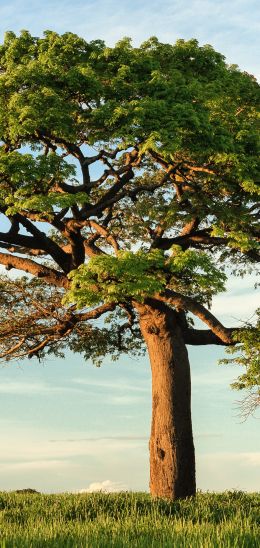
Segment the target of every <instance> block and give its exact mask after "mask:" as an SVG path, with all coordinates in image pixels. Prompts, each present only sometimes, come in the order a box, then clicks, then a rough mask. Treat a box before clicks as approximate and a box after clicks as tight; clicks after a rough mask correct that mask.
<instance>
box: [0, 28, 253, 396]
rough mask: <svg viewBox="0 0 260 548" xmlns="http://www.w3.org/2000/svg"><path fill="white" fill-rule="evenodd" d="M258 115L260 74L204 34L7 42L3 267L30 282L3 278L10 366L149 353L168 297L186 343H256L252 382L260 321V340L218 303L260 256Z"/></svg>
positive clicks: (0, 325) (2, 122)
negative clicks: (149, 307)
mask: <svg viewBox="0 0 260 548" xmlns="http://www.w3.org/2000/svg"><path fill="white" fill-rule="evenodd" d="M258 120H259V85H258V83H257V81H256V80H255V78H254V77H253V76H252V75H250V74H247V73H245V72H241V71H240V70H239V68H238V67H237V66H234V65H231V66H230V65H227V64H226V62H225V59H224V57H223V55H221V54H220V53H217V52H216V51H214V49H213V48H212V47H211V46H209V45H205V46H200V45H199V44H198V42H197V41H196V40H188V41H184V40H178V41H177V42H176V44H174V45H170V44H163V43H160V42H159V41H158V40H157V39H156V38H154V37H152V38H150V39H149V40H148V41H146V42H144V43H143V44H141V46H140V47H133V46H132V45H131V41H130V39H128V38H124V39H123V40H121V41H120V42H118V43H117V44H116V45H115V47H113V48H109V47H107V46H106V45H105V43H104V42H103V41H101V40H95V41H92V42H89V43H87V42H86V41H85V40H83V39H81V38H79V37H78V36H76V35H74V34H72V33H66V34H63V35H58V34H56V33H55V32H51V31H47V32H45V33H44V36H43V37H42V38H37V37H33V36H31V34H30V33H29V32H27V31H22V32H21V34H20V35H19V36H16V35H15V34H14V33H13V32H8V33H6V36H5V40H4V43H3V45H1V47H0V212H1V217H0V221H1V224H2V225H3V229H2V231H1V232H0V247H1V248H2V251H1V252H0V264H2V265H3V266H5V267H6V268H7V269H8V270H10V269H16V270H18V271H19V273H20V271H23V272H24V273H26V275H25V276H23V277H21V276H18V277H17V276H14V277H13V276H11V277H10V276H8V277H6V276H2V278H1V296H0V308H1V312H2V319H1V320H0V345H1V355H2V357H6V358H12V357H23V356H34V355H37V356H39V357H41V356H43V355H44V353H46V352H56V353H58V352H62V349H63V348H64V347H69V348H71V349H72V350H74V351H80V352H83V353H84V355H85V357H86V358H89V357H92V359H94V360H96V361H97V362H99V360H100V359H101V357H102V356H104V355H106V354H107V353H109V354H111V355H113V356H114V357H117V356H118V355H119V354H120V353H121V352H133V353H139V352H141V351H142V348H143V341H142V336H141V333H140V328H139V325H138V309H139V308H138V307H139V305H146V304H149V303H151V302H157V303H163V304H164V305H165V306H168V307H170V308H171V309H173V310H175V311H176V313H177V314H178V317H179V320H180V322H181V325H182V329H183V336H184V341H185V343H186V344H211V343H214V344H227V345H234V344H237V343H240V345H241V349H242V351H243V349H244V350H245V351H246V352H247V350H248V349H249V346H250V349H251V352H252V349H253V348H254V349H255V353H254V357H253V361H254V365H253V366H252V367H253V369H251V370H250V373H249V377H250V378H251V381H250V382H249V381H246V382H244V381H245V379H244V380H243V379H242V380H241V382H240V384H239V388H241V387H243V388H244V387H247V388H250V389H251V390H252V389H255V388H256V386H257V385H258V383H259V361H257V360H258V359H259V342H257V334H256V330H255V328H254V327H253V328H252V329H254V331H253V333H254V337H253V338H252V336H251V335H250V336H251V339H250V343H248V341H249V339H248V337H246V335H245V330H242V331H241V330H240V331H235V328H226V327H224V326H223V325H222V324H221V323H220V321H219V320H218V319H217V318H216V317H214V316H213V315H212V313H211V312H210V310H209V308H210V304H211V300H212V297H213V296H214V295H215V294H217V293H218V292H220V291H224V289H225V282H226V279H227V277H228V276H229V275H230V273H231V271H233V273H235V274H240V275H244V274H245V273H246V272H250V271H251V270H252V268H254V266H255V265H256V263H257V262H258V261H259V247H258V245H259V131H258V130H259V122H258ZM5 228H6V230H5V231H4V229H5ZM191 315H193V316H194V315H195V316H196V317H198V318H200V319H201V320H202V321H203V322H204V323H205V324H206V326H207V329H205V330H200V329H195V328H194V326H193V324H192V318H191ZM100 317H103V319H104V322H95V321H94V320H97V319H98V318H100ZM246 332H248V326H247V330H246ZM249 332H250V333H251V334H252V330H251V327H250V328H249ZM257 349H258V350H257ZM257 352H258V354H257ZM246 356H247V357H248V359H249V358H250V356H248V354H246ZM257 356H258V358H257ZM248 359H247V358H246V359H245V360H244V361H243V362H241V361H240V363H243V364H244V365H245V366H246V368H247V367H248V365H249V364H250V363H251V365H252V360H251V362H250V359H249V361H248ZM252 371H253V373H252ZM252 375H253V376H252ZM249 377H247V379H248V378H249ZM238 382H239V381H238ZM241 383H242V384H241ZM242 385H243V386H242ZM249 385H250V386H249Z"/></svg>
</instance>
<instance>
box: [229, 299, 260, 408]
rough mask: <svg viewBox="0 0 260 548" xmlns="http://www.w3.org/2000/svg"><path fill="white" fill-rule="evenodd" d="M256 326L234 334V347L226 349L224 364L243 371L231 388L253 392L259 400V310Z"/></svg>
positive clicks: (249, 326) (250, 326) (247, 327)
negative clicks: (234, 366)
mask: <svg viewBox="0 0 260 548" xmlns="http://www.w3.org/2000/svg"><path fill="white" fill-rule="evenodd" d="M256 316H257V321H256V325H250V324H248V325H246V326H245V329H243V330H241V331H237V332H236V333H235V334H234V340H235V341H236V343H237V344H236V346H234V347H229V348H227V350H226V351H227V352H228V354H231V356H233V357H229V358H226V359H223V360H221V363H224V364H229V363H230V364H236V365H240V366H242V367H243V368H244V369H245V372H244V373H242V375H240V376H239V377H238V379H237V381H236V382H234V383H233V384H232V385H231V386H232V387H233V388H235V389H236V390H244V389H246V390H249V391H250V390H254V391H255V393H256V394H257V396H258V400H260V309H258V310H257V311H256Z"/></svg>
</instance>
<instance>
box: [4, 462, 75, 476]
mask: <svg viewBox="0 0 260 548" xmlns="http://www.w3.org/2000/svg"><path fill="white" fill-rule="evenodd" d="M68 465H69V461H66V460H33V461H26V462H11V463H10V462H4V463H0V474H1V473H4V472H23V471H30V472H33V471H44V470H46V471H47V470H57V469H58V470H60V469H61V468H67V467H68Z"/></svg>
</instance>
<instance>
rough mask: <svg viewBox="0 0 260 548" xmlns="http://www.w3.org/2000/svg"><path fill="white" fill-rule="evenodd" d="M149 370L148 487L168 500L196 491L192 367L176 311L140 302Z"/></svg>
mask: <svg viewBox="0 0 260 548" xmlns="http://www.w3.org/2000/svg"><path fill="white" fill-rule="evenodd" d="M138 309H139V314H140V327H141V331H142V334H143V336H144V339H145V341H146V344H147V347H148V352H149V356H150V362H151V369H152V427H151V437H150V492H151V494H152V495H153V496H157V497H165V498H168V499H171V500H174V499H177V498H183V497H188V496H191V495H194V494H195V492H196V483H195V456H194V445H193V436H192V423H191V383H190V367H189V359H188V353H187V349H186V346H185V344H184V342H183V338H182V334H181V328H180V326H179V325H178V322H177V314H176V313H175V312H174V311H173V310H171V309H169V308H168V307H166V306H164V305H162V306H160V307H159V308H158V307H156V308H155V307H153V306H139V307H138Z"/></svg>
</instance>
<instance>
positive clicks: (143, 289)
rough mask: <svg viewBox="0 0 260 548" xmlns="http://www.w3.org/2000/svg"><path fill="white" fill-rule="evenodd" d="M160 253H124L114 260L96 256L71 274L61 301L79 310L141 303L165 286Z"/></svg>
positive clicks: (162, 258)
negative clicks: (124, 303)
mask: <svg viewBox="0 0 260 548" xmlns="http://www.w3.org/2000/svg"><path fill="white" fill-rule="evenodd" d="M163 265H164V257H163V252H162V251H160V250H153V251H151V252H150V253H145V252H143V251H138V252H136V253H133V252H130V251H123V252H120V253H119V254H118V256H117V257H113V256H106V255H105V256H97V257H93V258H91V259H90V261H89V262H88V263H87V264H83V265H80V266H79V268H78V269H77V270H74V271H72V272H70V274H69V278H70V279H71V288H70V290H69V291H68V293H67V296H66V297H65V299H64V301H65V302H66V303H70V302H71V303H76V304H77V306H78V308H83V307H84V306H93V305H96V304H99V303H100V302H102V301H104V302H125V301H127V300H128V299H129V298H133V299H136V300H141V301H142V300H143V298H144V296H147V295H149V296H152V295H154V293H157V292H159V291H161V290H162V289H163V288H164V286H165V284H166V281H165V278H164V276H163V272H162V267H163Z"/></svg>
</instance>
